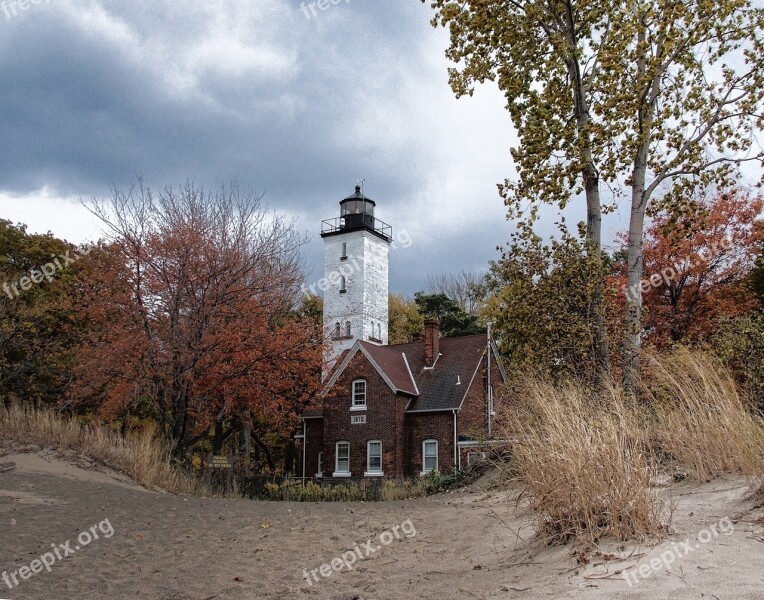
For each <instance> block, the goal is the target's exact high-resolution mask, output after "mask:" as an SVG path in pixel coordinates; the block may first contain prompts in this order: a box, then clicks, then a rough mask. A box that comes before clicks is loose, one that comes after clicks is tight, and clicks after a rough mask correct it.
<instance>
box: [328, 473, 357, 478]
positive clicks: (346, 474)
mask: <svg viewBox="0 0 764 600" xmlns="http://www.w3.org/2000/svg"><path fill="white" fill-rule="evenodd" d="M352 476H353V474H352V473H336V472H335V473H332V477H352Z"/></svg>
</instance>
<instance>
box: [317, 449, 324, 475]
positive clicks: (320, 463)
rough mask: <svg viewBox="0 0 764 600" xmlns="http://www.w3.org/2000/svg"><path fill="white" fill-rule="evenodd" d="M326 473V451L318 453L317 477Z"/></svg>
mask: <svg viewBox="0 0 764 600" xmlns="http://www.w3.org/2000/svg"><path fill="white" fill-rule="evenodd" d="M323 474H324V453H323V452H319V453H318V468H317V469H316V477H321V476H322V475H323Z"/></svg>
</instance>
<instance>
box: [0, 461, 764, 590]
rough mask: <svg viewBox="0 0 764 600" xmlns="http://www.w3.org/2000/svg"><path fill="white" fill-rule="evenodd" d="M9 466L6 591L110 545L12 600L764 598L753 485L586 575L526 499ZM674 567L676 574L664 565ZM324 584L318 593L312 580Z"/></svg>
mask: <svg viewBox="0 0 764 600" xmlns="http://www.w3.org/2000/svg"><path fill="white" fill-rule="evenodd" d="M3 461H14V462H16V464H17V467H16V469H14V470H12V471H9V472H5V473H2V474H0V524H1V525H2V526H1V527H0V532H2V533H0V536H2V537H1V541H2V543H1V544H0V576H2V574H3V572H5V573H6V574H7V575H10V573H12V572H18V570H19V569H20V568H21V567H23V566H29V565H30V564H32V561H34V560H35V559H37V558H39V557H40V556H42V555H43V554H44V553H46V552H49V551H52V549H53V547H56V548H60V546H61V545H62V544H66V542H69V541H71V548H74V547H75V546H79V544H78V543H77V542H78V535H79V534H80V533H81V532H82V531H83V530H84V531H90V532H91V535H90V537H93V533H95V534H100V535H99V536H98V539H92V540H91V541H90V542H89V543H88V544H86V545H83V546H82V547H81V548H80V549H79V550H77V551H76V552H74V553H73V554H72V555H70V556H68V557H65V558H62V560H56V562H55V564H54V565H52V567H51V568H50V572H48V571H47V570H46V569H43V570H42V572H40V573H36V574H31V575H29V579H27V580H21V579H20V576H19V575H18V574H17V575H16V578H17V579H18V580H19V585H18V586H13V589H9V588H8V586H7V585H6V584H5V583H3V581H2V580H0V586H2V587H0V590H1V591H0V597H2V598H11V599H13V600H16V599H19V600H23V599H43V598H77V597H87V598H108V599H110V600H118V599H122V598H146V599H150V600H160V599H161V600H212V599H213V598H220V599H223V598H225V599H239V598H240V599H242V600H243V599H252V598H274V599H275V598H287V599H288V598H331V599H337V600H340V599H343V600H344V599H347V600H351V599H353V598H357V599H362V598H401V599H405V598H438V599H450V598H523V599H526V598H528V599H532V600H533V599H541V598H550V599H551V598H554V599H568V598H576V599H578V598H594V599H608V600H612V599H620V598H624V599H625V598H629V599H632V598H634V599H656V600H658V599H660V600H664V599H666V598H670V599H671V600H683V599H691V598H692V599H695V598H698V599H699V598H708V599H712V598H717V599H719V600H723V599H725V600H726V599H731V598H740V599H743V598H744V599H750V600H754V599H756V600H758V599H761V598H764V568H762V565H764V562H763V561H762V559H763V558H764V527H762V525H761V524H760V523H759V522H756V518H757V516H758V515H757V513H756V512H755V511H752V510H751V509H752V507H751V506H750V503H748V502H746V501H745V499H744V496H745V492H746V488H745V485H744V482H743V481H741V480H737V479H726V480H720V481H716V482H713V483H710V484H705V485H700V486H697V485H682V486H677V487H673V488H670V489H666V490H664V491H662V493H665V494H667V495H670V496H672V498H673V499H674V500H675V502H676V512H675V515H674V525H673V530H672V533H671V535H670V536H669V537H668V538H667V539H666V540H664V541H663V542H662V543H661V544H660V545H658V546H655V547H653V546H651V545H648V544H645V545H635V544H628V545H620V544H618V543H615V542H607V543H603V544H602V546H601V547H600V548H598V549H594V550H593V551H592V552H590V553H589V554H588V558H587V560H588V561H589V562H588V563H587V564H579V563H578V562H577V559H576V556H575V555H574V554H575V551H574V549H573V548H572V547H557V548H538V547H534V546H533V545H529V542H528V540H529V539H530V538H531V536H532V530H531V528H530V527H529V525H528V515H527V514H524V513H523V511H522V508H518V507H516V506H515V504H514V503H513V502H511V501H510V494H511V492H510V491H491V490H485V489H476V490H472V491H471V492H470V491H464V492H456V493H451V494H440V495H438V496H434V497H431V498H426V499H420V500H411V501H404V502H391V503H347V504H342V503H336V504H295V503H274V502H250V501H245V500H235V501H232V500H220V499H204V498H192V497H185V498H184V497H176V496H169V495H163V494H158V493H154V492H147V491H146V490H144V489H142V488H140V487H138V486H135V485H132V484H130V483H128V482H126V481H125V480H124V478H121V477H118V476H116V475H114V474H109V473H101V472H96V471H94V470H90V469H81V468H78V467H75V466H72V465H70V464H67V463H65V462H62V461H60V460H55V459H47V460H46V459H45V458H41V457H40V456H37V455H34V454H27V455H14V456H7V457H4V458H3ZM725 519H729V520H728V521H726V520H725ZM106 521H108V523H109V524H110V526H112V527H113V529H112V533H113V535H111V536H108V537H107V536H106V535H105V534H104V533H103V532H104V531H106V530H107V528H106V527H105V525H104V523H105V522H106ZM406 522H408V523H409V524H410V527H409V526H407V525H404V523H406ZM727 523H729V524H730V525H731V526H732V527H734V531H729V534H727V533H728V530H727V529H726V524H727ZM98 524H101V525H102V529H98V527H97V526H98ZM714 528H716V530H717V533H718V535H716V536H714V535H713V529H714ZM414 530H415V535H414ZM699 536H700V539H699ZM706 538H709V539H708V540H707V541H706ZM369 542H370V543H369ZM384 542H389V543H384ZM690 546H693V547H692V549H691V550H689V549H688V548H689V547H690ZM369 548H371V549H373V551H371V552H370V555H369V556H368V557H366V556H365V554H366V553H367V552H369ZM376 548H379V549H378V550H377V549H376ZM355 549H357V550H358V552H360V553H361V555H362V556H363V559H362V560H356V562H355V564H354V565H353V568H352V570H348V569H347V568H346V567H345V566H344V565H343V566H342V567H341V568H340V570H339V571H334V570H332V569H331V568H330V567H329V570H330V571H331V574H330V575H329V576H328V577H323V576H321V573H320V568H321V565H323V564H328V563H330V562H331V561H332V560H333V559H335V558H339V557H341V556H342V555H343V553H347V552H354V551H355ZM668 552H674V554H675V558H674V560H673V561H672V562H673V564H672V565H671V568H670V569H668V568H666V566H667V565H666V564H665V563H664V562H660V568H658V569H654V568H653V567H651V566H649V565H650V562H651V561H653V565H657V564H658V562H656V561H661V560H663V559H661V558H660V557H661V556H664V557H665V559H666V560H668V559H669V558H670V557H669V555H668V554H667V553H668ZM683 553H684V554H683ZM349 556H350V555H349V554H346V559H348V562H350V559H349ZM355 556H357V553H356V554H355ZM336 564H338V563H336ZM642 565H648V567H647V568H645V567H642V568H643V571H642V572H643V573H647V572H648V571H649V575H648V576H647V577H646V578H643V577H642V576H637V577H636V579H634V578H633V580H632V581H631V585H630V584H629V582H627V580H626V579H625V573H635V572H636V573H638V572H639V571H638V569H639V568H640V566H642ZM635 567H636V568H637V571H631V570H630V569H633V568H635ZM311 570H315V573H316V576H317V578H318V579H319V581H318V582H316V581H315V578H313V579H312V583H308V581H307V580H306V579H305V576H306V574H307V576H308V578H310V577H311V576H310V571H311ZM324 571H325V572H326V569H325V570H324ZM11 583H13V582H12V580H11Z"/></svg>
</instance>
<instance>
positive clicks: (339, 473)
mask: <svg viewBox="0 0 764 600" xmlns="http://www.w3.org/2000/svg"><path fill="white" fill-rule="evenodd" d="M340 444H345V445H347V448H348V456H347V463H348V470H347V471H340ZM332 477H350V442H348V441H347V440H339V441H338V442H337V443H336V444H334V473H332Z"/></svg>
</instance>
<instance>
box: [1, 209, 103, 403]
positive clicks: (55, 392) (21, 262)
mask: <svg viewBox="0 0 764 600" xmlns="http://www.w3.org/2000/svg"><path fill="white" fill-rule="evenodd" d="M90 251H91V249H90V248H85V247H78V246H76V245H74V244H70V243H68V242H66V241H63V240H60V239H57V238H55V237H54V236H53V235H52V234H49V233H48V234H44V235H39V234H29V233H27V231H26V227H25V226H24V225H13V224H12V223H11V222H10V221H4V220H0V286H2V289H1V290H0V395H2V396H4V397H6V398H8V397H15V398H18V399H21V400H24V401H29V402H45V403H49V404H57V405H58V404H60V400H61V398H62V397H63V395H64V393H65V391H66V388H67V386H68V385H69V382H70V379H71V370H70V368H71V365H72V362H73V361H74V360H75V356H74V353H73V349H74V347H75V346H76V345H77V344H78V342H79V340H80V337H81V335H82V333H83V329H84V328H85V326H86V325H85V323H84V321H83V318H82V314H81V312H80V311H79V307H78V305H77V303H76V302H75V301H73V294H74V292H75V291H76V288H77V285H78V280H79V278H80V277H81V276H82V274H83V273H84V272H86V271H87V262H88V260H87V258H88V254H90Z"/></svg>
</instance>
